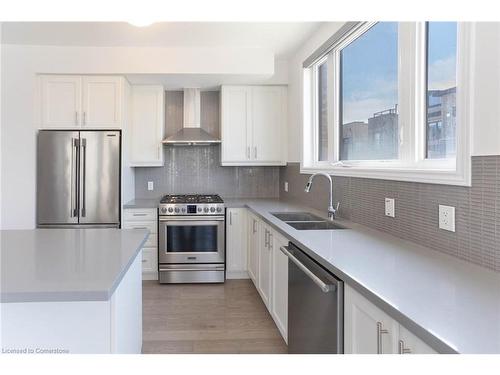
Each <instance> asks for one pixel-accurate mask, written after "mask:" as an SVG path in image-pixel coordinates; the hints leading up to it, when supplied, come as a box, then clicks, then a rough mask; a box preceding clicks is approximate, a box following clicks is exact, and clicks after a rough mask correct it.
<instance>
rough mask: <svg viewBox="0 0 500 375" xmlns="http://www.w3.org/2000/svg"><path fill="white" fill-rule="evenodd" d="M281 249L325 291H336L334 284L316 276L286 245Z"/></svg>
mask: <svg viewBox="0 0 500 375" xmlns="http://www.w3.org/2000/svg"><path fill="white" fill-rule="evenodd" d="M280 250H281V252H282V253H283V254H285V255H286V256H287V257H288V258H289V259H290V260H291V261H292V262H293V263H295V265H296V266H297V267H299V268H300V269H301V270H302V271H303V272H304V273H305V274H306V275H307V276H308V277H309V278H310V279H311V280H312V281H314V283H315V284H316V285H317V286H319V287H320V288H321V290H322V291H323V292H324V293H328V292H333V291H335V285H334V284H326V283H324V282H323V281H322V280H321V279H320V278H319V277H318V276H316V275H315V274H314V273H313V272H312V271H311V270H310V269H309V268H307V267H306V266H305V265H304V264H303V263H302V262H301V261H300V260H298V259H297V258H295V257H294V256H293V254H292V253H291V252H290V251H288V248H287V247H286V246H280Z"/></svg>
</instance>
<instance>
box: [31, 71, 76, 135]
mask: <svg viewBox="0 0 500 375" xmlns="http://www.w3.org/2000/svg"><path fill="white" fill-rule="evenodd" d="M81 95H82V81H81V78H80V77H79V76H67V75H49V76H40V111H41V127H42V128H62V127H73V128H74V127H79V126H80V124H81V111H82V99H81Z"/></svg>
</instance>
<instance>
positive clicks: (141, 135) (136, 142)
mask: <svg viewBox="0 0 500 375" xmlns="http://www.w3.org/2000/svg"><path fill="white" fill-rule="evenodd" d="M164 111H165V106H164V90H163V87H162V86H156V85H155V86H153V85H151V86H133V87H132V121H131V131H130V142H131V145H130V150H131V155H130V165H131V166H133V167H160V166H163V144H162V143H161V141H162V140H163V132H164V127H165V122H164V118H165V117H164Z"/></svg>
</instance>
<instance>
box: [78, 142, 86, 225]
mask: <svg viewBox="0 0 500 375" xmlns="http://www.w3.org/2000/svg"><path fill="white" fill-rule="evenodd" d="M80 146H81V150H82V170H81V172H80V173H81V175H80V178H81V179H82V191H81V193H82V210H81V215H82V217H85V190H86V189H85V185H86V183H87V181H86V179H87V176H86V170H87V139H86V138H81V140H80Z"/></svg>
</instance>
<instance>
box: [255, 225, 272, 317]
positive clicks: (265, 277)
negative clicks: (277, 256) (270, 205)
mask: <svg viewBox="0 0 500 375" xmlns="http://www.w3.org/2000/svg"><path fill="white" fill-rule="evenodd" d="M272 248H273V245H272V234H271V231H270V229H269V227H268V226H267V225H263V226H262V231H261V237H260V246H259V273H258V288H257V289H258V291H259V293H260V296H261V297H262V300H263V301H264V304H265V305H266V306H267V308H268V310H271V281H272V280H271V271H272V268H271V267H272V264H271V262H272Z"/></svg>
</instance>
